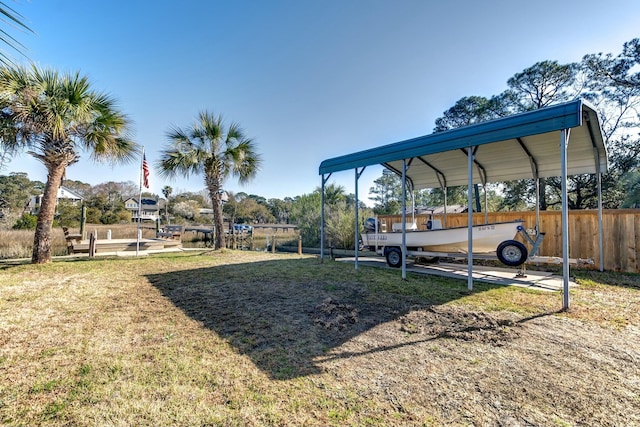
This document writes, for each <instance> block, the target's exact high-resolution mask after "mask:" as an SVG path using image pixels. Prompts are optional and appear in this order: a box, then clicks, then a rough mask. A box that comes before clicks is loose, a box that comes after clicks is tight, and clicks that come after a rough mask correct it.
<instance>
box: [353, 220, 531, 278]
mask: <svg viewBox="0 0 640 427" xmlns="http://www.w3.org/2000/svg"><path fill="white" fill-rule="evenodd" d="M523 223H524V221H521V220H518V221H510V222H497V223H489V224H478V225H474V226H473V227H472V228H473V232H472V236H473V237H472V238H473V245H472V247H473V253H474V254H476V253H477V254H489V253H495V254H496V256H497V257H498V259H499V260H500V261H501V262H502V263H504V264H506V265H509V266H518V265H521V264H523V263H524V262H525V261H526V259H527V256H528V253H527V248H526V246H524V245H523V244H522V243H520V242H519V241H517V240H513V239H514V237H515V236H516V234H518V232H519V231H520V230H522V229H523ZM401 230H402V224H394V225H393V227H392V231H390V232H389V231H380V226H379V223H378V221H377V220H376V219H375V218H368V219H367V220H366V221H365V228H364V232H363V233H362V234H361V239H362V246H363V247H364V248H368V249H369V250H371V251H375V252H378V253H380V254H382V255H384V256H385V257H386V259H387V263H388V264H389V265H390V266H392V267H398V266H400V265H401V254H402V252H401V247H402V232H401ZM405 230H406V232H405V244H406V248H407V255H409V256H416V257H417V256H427V255H428V256H453V255H456V254H458V255H459V254H467V253H468V249H469V247H468V246H469V245H468V237H469V228H468V227H453V228H442V227H441V224H440V221H438V220H434V221H429V222H428V224H427V230H418V229H417V227H416V226H415V224H407V225H406V226H405Z"/></svg>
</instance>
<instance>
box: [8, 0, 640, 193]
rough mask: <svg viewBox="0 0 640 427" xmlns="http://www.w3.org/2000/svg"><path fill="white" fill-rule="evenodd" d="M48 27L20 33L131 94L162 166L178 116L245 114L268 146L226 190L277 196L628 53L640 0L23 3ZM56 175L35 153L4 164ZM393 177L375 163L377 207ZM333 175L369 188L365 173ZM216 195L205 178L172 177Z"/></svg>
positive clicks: (76, 173)
mask: <svg viewBox="0 0 640 427" xmlns="http://www.w3.org/2000/svg"><path fill="white" fill-rule="evenodd" d="M12 7H14V8H15V9H16V10H17V11H18V12H19V13H21V14H22V15H24V16H25V18H26V20H27V21H28V24H29V25H30V27H31V28H32V29H33V30H34V31H35V32H36V34H35V35H32V34H26V33H24V34H23V33H15V32H14V33H12V34H14V35H16V34H17V38H18V39H19V40H20V42H22V43H23V44H24V45H25V46H26V47H27V48H28V49H29V51H28V56H29V58H30V59H31V60H32V61H33V62H35V63H37V64H38V65H40V66H42V67H53V68H56V69H58V70H61V71H78V70H79V71H80V72H81V73H82V74H84V75H87V76H88V77H89V78H90V80H91V82H92V84H93V88H95V89H98V90H100V91H104V92H107V93H109V94H110V95H112V96H113V97H115V98H116V99H117V100H118V101H119V105H120V107H121V109H122V110H123V111H124V112H125V113H126V114H127V115H128V116H129V117H130V118H131V119H132V121H133V122H134V131H135V133H134V139H135V140H136V142H138V143H139V144H141V145H144V146H145V150H146V152H147V159H148V160H149V162H150V164H151V165H154V163H155V161H156V160H157V159H158V157H159V152H160V149H161V148H162V147H163V146H164V145H165V144H166V142H167V139H166V136H165V135H166V132H167V130H168V129H169V128H170V127H171V126H179V127H187V126H190V125H191V124H192V123H193V122H194V119H195V118H196V116H197V114H198V112H199V111H201V110H204V109H207V110H210V111H213V112H216V113H222V114H223V116H224V117H225V118H226V120H228V121H236V122H239V123H240V124H241V125H242V126H243V128H244V129H245V131H246V133H247V134H248V135H249V136H251V137H253V138H254V139H255V141H256V143H257V146H258V150H259V152H261V153H262V156H263V167H262V170H261V171H260V172H259V174H258V176H257V177H256V179H255V180H254V181H253V182H251V183H249V184H248V185H245V186H240V185H239V184H237V183H236V182H235V181H234V180H233V179H229V180H228V181H227V183H226V188H227V189H228V190H230V191H233V192H240V191H244V192H246V193H249V194H258V195H261V196H264V197H267V198H281V199H282V198H284V197H287V196H290V197H294V196H297V195H301V194H306V193H310V192H312V191H313V190H314V189H315V188H316V187H318V186H319V185H320V182H321V181H320V176H319V175H318V167H319V165H320V162H321V161H323V160H325V159H327V158H331V157H335V156H339V155H343V154H348V153H352V152H355V151H359V150H363V149H368V148H373V147H376V146H380V145H384V144H388V143H392V142H396V141H400V140H404V139H408V138H413V137H416V136H420V135H425V134H429V133H431V131H432V129H433V127H434V121H435V119H436V118H438V117H439V116H441V115H442V112H443V111H445V110H447V109H448V108H449V107H451V106H452V105H453V104H454V103H455V102H456V101H457V100H458V99H460V98H461V97H464V96H471V95H480V96H487V97H488V96H491V95H494V94H498V93H500V92H501V91H503V90H504V89H506V81H507V79H508V78H509V77H511V76H513V75H514V74H515V73H517V72H520V71H522V70H523V69H524V68H526V67H529V66H531V65H533V64H534V63H536V62H538V61H542V60H547V59H549V60H558V61H560V62H561V63H565V62H571V61H578V60H580V59H581V57H582V56H583V55H584V54H587V53H596V52H605V53H607V52H611V53H614V54H617V53H619V52H620V50H621V47H622V44H623V43H624V42H626V41H629V40H631V39H633V38H635V37H640V32H639V31H638V28H639V27H638V22H640V2H638V1H635V0H628V1H627V0H609V1H607V2H601V1H596V0H581V1H569V0H566V1H558V0H536V1H535V2H517V1H513V0H504V1H502V0H496V1H491V0H487V1H477V0H449V1H429V0H393V1H392V0H389V1H382V0H324V1H311V0H288V1H276V0H273V1H267V0H260V1H258V0H254V1H248V0H246V1H245V0H234V1H232V0H229V1H224V2H223V1H215V0H201V1H195V0H183V1H181V2H176V1H164V0H155V1H151V0H145V1H143V0H122V1H121V0H109V1H98V0H75V1H71V0H30V1H25V0H21V1H20V2H18V3H16V4H12ZM17 171H19V172H27V173H28V174H29V177H30V178H31V179H38V180H42V181H44V180H45V179H46V173H45V169H44V167H43V166H41V165H40V164H39V163H37V162H36V161H35V160H32V159H31V158H30V157H29V156H28V155H26V154H23V155H21V156H19V157H18V158H16V159H14V161H12V162H11V164H10V165H9V166H8V167H7V168H5V169H4V170H3V171H1V172H2V173H3V174H7V173H9V172H17ZM380 175H381V169H380V168H376V167H374V168H368V169H367V170H366V171H365V172H364V174H363V176H362V178H361V180H360V186H359V195H360V199H362V200H363V201H365V202H368V200H367V193H368V189H369V187H370V186H371V185H372V182H373V180H374V179H376V178H377V177H379V176H380ZM67 178H69V179H74V180H80V181H84V182H88V183H90V184H93V185H95V184H99V183H101V182H106V181H118V182H119V181H133V182H136V183H137V182H138V180H139V165H138V164H131V165H128V166H121V167H111V166H109V165H96V164H94V163H92V161H91V160H89V159H88V156H87V155H83V159H82V160H81V161H80V162H79V163H78V164H75V165H73V166H71V167H70V168H69V169H68V170H67ZM329 182H335V183H337V184H339V185H343V186H344V187H345V189H346V190H347V192H354V191H355V186H354V174H353V173H341V174H334V176H332V178H331V180H330V181H329ZM150 183H151V191H153V192H155V193H158V194H161V189H162V187H163V186H165V185H170V186H172V187H173V189H174V194H175V192H176V191H200V190H202V189H203V188H204V183H203V178H202V177H200V176H192V177H191V178H190V179H188V180H186V179H178V180H175V181H165V180H162V179H161V178H160V177H159V176H158V175H157V173H155V171H154V170H153V169H152V171H151V177H150Z"/></svg>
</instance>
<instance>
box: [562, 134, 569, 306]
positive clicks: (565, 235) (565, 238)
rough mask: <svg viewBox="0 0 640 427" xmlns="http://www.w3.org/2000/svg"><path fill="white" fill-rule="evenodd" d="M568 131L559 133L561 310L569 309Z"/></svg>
mask: <svg viewBox="0 0 640 427" xmlns="http://www.w3.org/2000/svg"><path fill="white" fill-rule="evenodd" d="M569 132H570V129H564V130H562V131H560V169H561V171H562V281H563V285H564V286H563V295H562V309H563V310H568V309H569V200H568V196H567V147H568V145H569Z"/></svg>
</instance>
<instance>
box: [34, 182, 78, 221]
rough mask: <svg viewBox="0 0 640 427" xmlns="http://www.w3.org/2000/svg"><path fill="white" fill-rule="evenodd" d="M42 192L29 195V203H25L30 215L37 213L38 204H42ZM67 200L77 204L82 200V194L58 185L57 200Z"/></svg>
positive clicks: (38, 209)
mask: <svg viewBox="0 0 640 427" xmlns="http://www.w3.org/2000/svg"><path fill="white" fill-rule="evenodd" d="M42 196H43V195H42V194H39V195H37V196H31V198H30V199H29V203H27V211H29V212H30V213H31V214H32V215H37V214H38V211H40V205H41V204H42ZM60 200H67V201H69V202H71V203H73V204H79V203H81V202H82V196H80V195H78V194H77V193H75V192H74V191H73V190H70V189H68V188H67V187H65V186H60V188H58V197H57V201H58V202H60Z"/></svg>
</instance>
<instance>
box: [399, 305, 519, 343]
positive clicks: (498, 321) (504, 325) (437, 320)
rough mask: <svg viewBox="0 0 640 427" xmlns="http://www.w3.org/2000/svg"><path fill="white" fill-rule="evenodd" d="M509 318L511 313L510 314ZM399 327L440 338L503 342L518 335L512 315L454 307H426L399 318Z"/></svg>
mask: <svg viewBox="0 0 640 427" xmlns="http://www.w3.org/2000/svg"><path fill="white" fill-rule="evenodd" d="M511 317H512V316H511ZM398 321H399V323H400V330H401V331H403V332H407V333H409V334H420V335H423V336H432V337H439V338H454V339H460V340H464V341H477V342H483V343H492V344H495V345H502V344H504V343H505V342H507V341H510V340H513V339H515V338H518V337H519V336H520V334H519V332H518V324H517V323H516V322H515V321H514V319H513V318H504V317H498V316H495V315H491V314H487V313H483V312H473V311H466V310H462V309H460V308H456V307H447V306H440V307H429V308H428V309H426V310H416V311H411V312H409V313H408V314H406V315H404V316H401V317H400V318H399V319H398Z"/></svg>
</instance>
